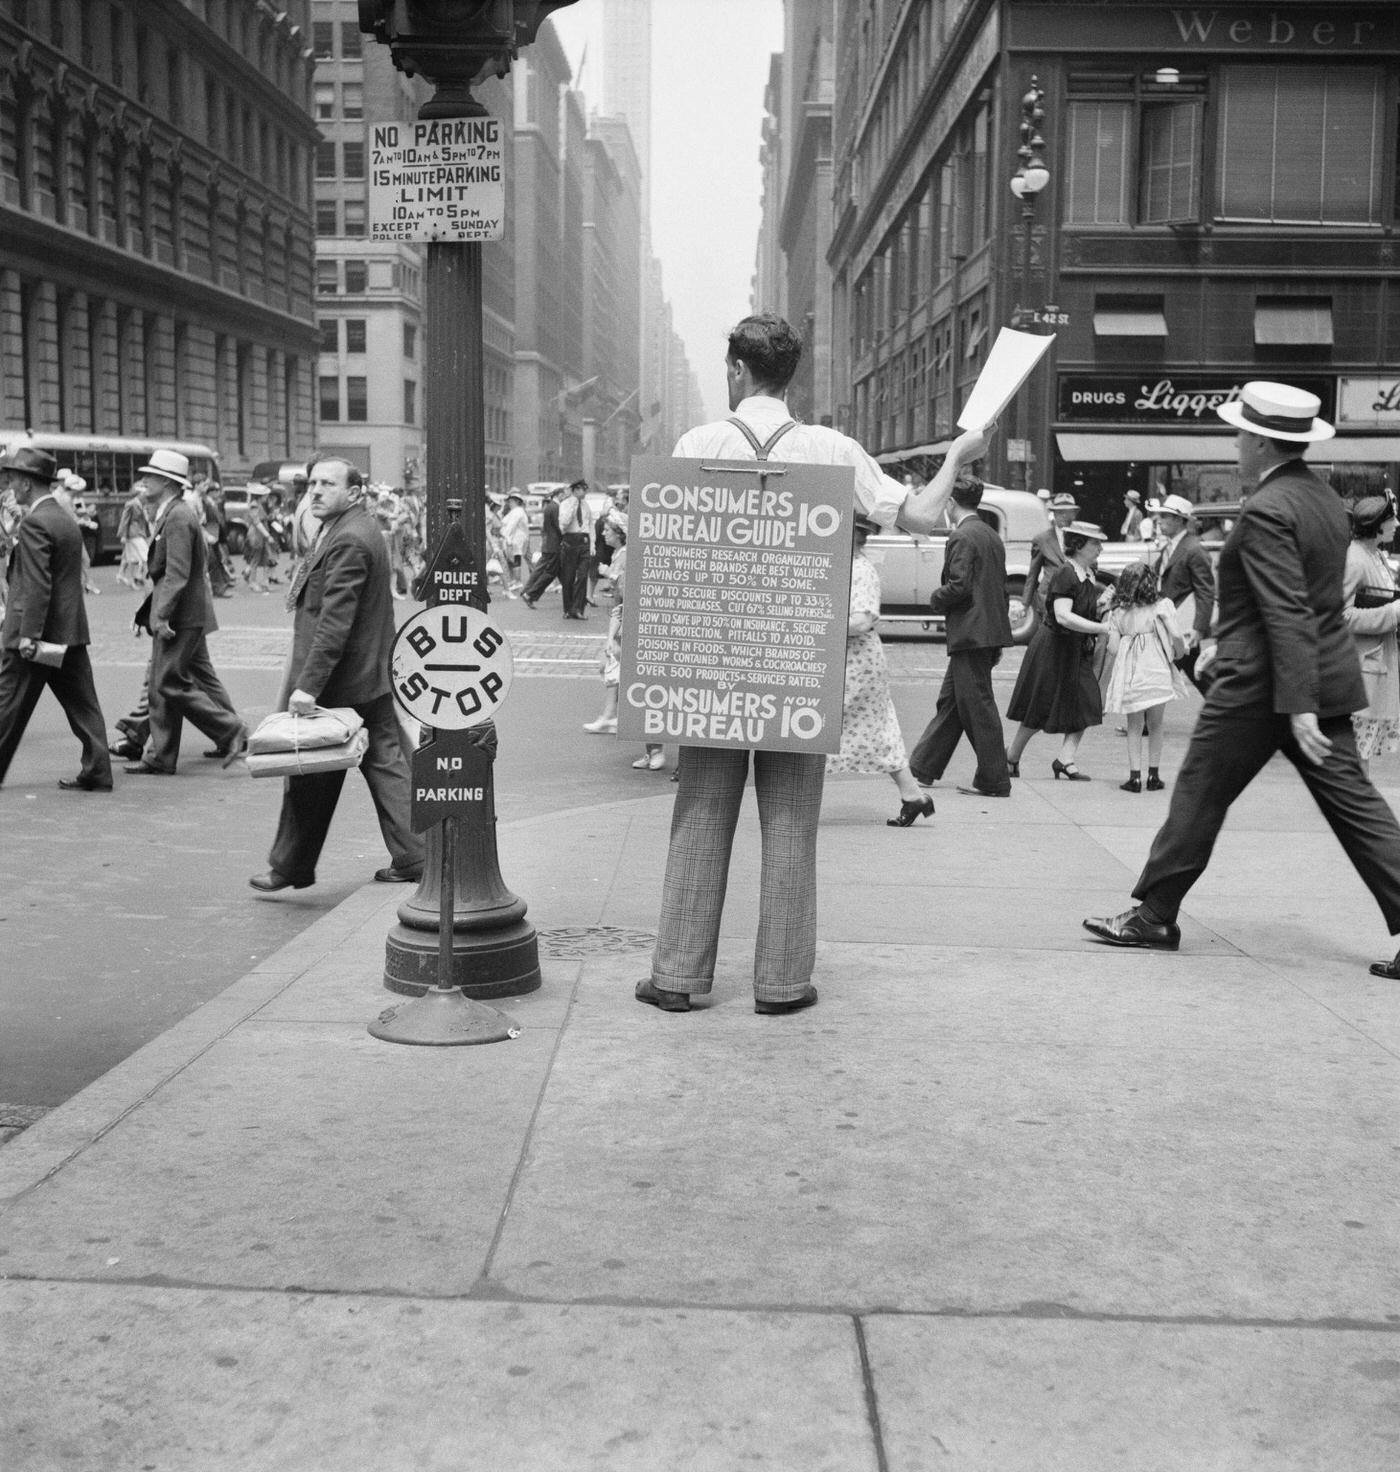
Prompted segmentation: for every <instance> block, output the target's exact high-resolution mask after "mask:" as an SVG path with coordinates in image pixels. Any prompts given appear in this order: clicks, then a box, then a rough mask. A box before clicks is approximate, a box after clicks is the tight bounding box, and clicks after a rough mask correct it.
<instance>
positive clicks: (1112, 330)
mask: <svg viewBox="0 0 1400 1472" xmlns="http://www.w3.org/2000/svg"><path fill="white" fill-rule="evenodd" d="M1166 335H1167V319H1166V316H1165V314H1164V313H1162V312H1148V311H1136V312H1129V311H1100V312H1095V313H1094V336H1095V337H1165V336H1166Z"/></svg>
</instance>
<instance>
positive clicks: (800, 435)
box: [671, 394, 909, 528]
mask: <svg viewBox="0 0 1400 1472" xmlns="http://www.w3.org/2000/svg"><path fill="white" fill-rule="evenodd" d="M734 412H735V414H736V415H737V416H738V417H739V418H740V419H742V420H743V421H744V423H745V424H747V425H748V427H749V428H750V429H751V430H753V432H754V434H755V435H757V436H758V442H759V443H760V444H762V443H763V442H764V441H765V440H767V438H768V436H769V435H771V434H772V433H773V431H774V430H775V429H777V427H778V426H779V425H780V424H785V423H786V422H787V421H788V420H789V419H791V418H792V414H791V413H790V412H789V410H788V406H787V405H786V404H785V403H784V402H783V401H782V400H781V399H774V398H770V397H769V396H768V395H767V394H752V395H750V397H748V398H747V399H744V400H743V401H742V402H741V403H740V404H739V407H738V408H737V409H736V410H735V411H734ZM671 453H672V454H673V455H675V456H676V457H677V458H678V459H682V460H702V459H709V458H713V459H716V460H752V459H754V458H755V457H754V451H753V446H752V445H751V444H749V442H748V440H747V439H745V438H744V435H743V432H742V431H741V430H739V429H737V428H735V426H734V425H732V424H730V423H729V421H728V420H727V419H717V420H715V421H714V423H712V424H701V425H697V426H696V428H694V429H688V430H686V432H685V433H684V434H683V435H682V436H681V437H680V439H679V440H677V441H676V448H675V449H674V450H673V451H672V452H671ZM772 453H773V458H774V459H775V460H792V461H795V462H796V463H798V464H805V465H849V466H851V467H852V468H853V469H854V470H855V473H856V506H857V507H858V508H859V509H860V510H861V511H863V512H864V513H865V514H866V515H867V516H868V517H870V519H871V520H872V521H877V522H879V524H880V525H881V526H882V527H886V528H888V527H892V526H893V525H894V524H895V520H896V518H897V517H898V516H899V513H900V511H901V509H902V508H903V506H904V502H905V501H906V500H907V499H908V496H909V489H908V487H907V486H902V485H900V483H899V482H898V481H897V480H895V479H893V478H892V477H891V476H888V475H886V474H885V472H884V471H883V470H881V469H880V467H879V465H877V464H876V463H875V460H874V459H873V457H872V456H870V455H869V454H867V453H866V451H865V450H863V449H862V448H861V447H860V446H859V445H858V444H857V443H856V442H855V441H854V440H853V439H851V437H850V436H849V435H844V434H842V433H841V432H840V431H839V430H835V429H828V428H827V426H826V425H824V424H798V425H796V426H795V427H794V428H792V429H790V430H788V432H787V433H786V434H785V435H784V436H783V437H782V439H780V440H779V441H778V443H777V444H776V445H775V446H774V447H773V452H772Z"/></svg>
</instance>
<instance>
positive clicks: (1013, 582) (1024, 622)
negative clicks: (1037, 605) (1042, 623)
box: [1006, 578, 1039, 644]
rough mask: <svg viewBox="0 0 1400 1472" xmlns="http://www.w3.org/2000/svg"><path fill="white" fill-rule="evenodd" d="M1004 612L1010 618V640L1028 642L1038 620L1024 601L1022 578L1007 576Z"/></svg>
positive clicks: (1024, 592)
mask: <svg viewBox="0 0 1400 1472" xmlns="http://www.w3.org/2000/svg"><path fill="white" fill-rule="evenodd" d="M1006 612H1007V616H1008V617H1009V618H1010V620H1011V642H1012V643H1013V644H1029V643H1030V642H1031V636H1032V635H1033V634H1034V633H1035V627H1036V624H1037V623H1038V622H1039V620H1038V619H1037V618H1036V616H1035V609H1033V608H1032V607H1031V606H1030V605H1029V604H1028V603H1027V602H1026V584H1025V579H1024V578H1008V579H1007V583H1006Z"/></svg>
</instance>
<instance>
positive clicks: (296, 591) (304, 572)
mask: <svg viewBox="0 0 1400 1472" xmlns="http://www.w3.org/2000/svg"><path fill="white" fill-rule="evenodd" d="M324 530H325V527H321V528H319V529H318V530H317V532H316V539H315V541H313V542H312V543H311V546H310V548H309V549H308V550H307V551H306V553H305V554H304V555H303V556H301V557H299V558H298V559H297V565H296V569H295V571H294V572H293V573H292V582H291V586H290V587H289V588H288V589H287V612H288V613H293V612H295V610H296V606H297V599H298V598H300V597H301V590H302V589H303V588H304V587H305V586H306V580H307V578H309V577H310V576H311V559H312V558H313V557H314V556H315V555H316V546H317V544H318V543H319V542H320V540H321V532H323V531H324Z"/></svg>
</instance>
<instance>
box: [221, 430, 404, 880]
mask: <svg viewBox="0 0 1400 1472" xmlns="http://www.w3.org/2000/svg"><path fill="white" fill-rule="evenodd" d="M364 489H365V487H364V478H363V476H362V475H361V474H360V472H359V471H358V470H357V469H356V468H355V467H354V466H353V465H351V464H350V463H349V462H348V461H345V460H338V459H337V460H318V461H317V462H316V463H315V464H314V465H312V467H311V470H310V475H309V479H308V482H307V492H306V494H307V495H308V497H310V499H311V514H312V516H313V517H315V518H316V519H317V520H318V521H319V522H320V523H321V530H320V532H319V534H318V536H317V538H316V542H315V545H314V546H313V547H312V549H311V553H310V556H309V557H308V558H307V559H306V561H305V563H304V564H303V566H302V567H301V568H299V569H298V571H297V576H296V579H295V581H294V582H293V585H292V588H291V590H290V591H289V593H288V595H287V597H288V602H289V603H290V604H291V605H292V607H293V608H294V610H295V620H294V623H293V626H292V657H291V662H290V665H289V667H288V672H287V681H288V683H289V685H290V686H291V694H290V696H289V697H288V699H287V709H288V710H289V711H292V712H294V713H295V714H297V715H309V714H310V713H311V712H312V710H314V709H315V708H316V706H318V705H322V706H350V707H352V708H353V709H354V710H356V711H358V712H359V714H360V716H361V717H362V718H363V720H364V723H365V730H366V731H367V732H368V733H369V749H368V750H367V751H366V752H365V755H364V760H363V761H362V762H361V763H360V774H361V775H362V776H363V777H364V779H365V783H366V785H367V786H368V787H369V793H370V797H371V798H372V799H373V801H374V810H375V813H376V814H377V815H378V818H379V831H380V832H381V833H382V834H383V835H384V844H385V847H386V848H387V849H388V850H389V859H390V863H389V866H388V867H387V868H384V869H377V870H376V871H375V875H374V877H375V878H376V879H378V880H379V881H380V882H381V883H384V884H407V883H412V882H416V881H417V880H418V879H419V878H420V877H421V876H422V873H423V852H424V848H423V836H422V834H419V833H415V832H414V831H413V828H412V819H411V815H410V812H409V798H410V790H409V768H408V757H407V754H406V753H405V751H404V748H403V745H402V741H401V738H400V735H399V723H398V719H397V717H396V716H395V714H394V697H393V695H392V694H391V693H390V690H389V657H390V654H391V652H392V649H393V643H394V611H393V610H394V600H393V591H392V589H391V587H390V584H389V553H388V549H387V548H386V547H385V545H384V536H383V534H382V533H381V532H380V530H379V523H378V521H377V520H376V519H375V518H374V516H372V515H371V514H370V512H369V511H367V510H366V509H365V507H364V504H363V497H364ZM344 783H345V773H344V771H337V772H308V773H306V774H305V775H303V776H299V777H288V778H286V779H285V781H284V783H283V787H282V812H281V816H280V817H279V818H278V822H277V836H276V838H274V839H273V842H272V850H271V852H270V853H269V854H268V863H269V865H270V866H271V867H270V868H269V869H268V871H267V872H266V873H265V874H255V875H254V876H253V877H252V878H251V879H250V880H249V881H248V883H249V884H251V885H252V886H253V888H254V889H257V890H261V891H262V892H263V893H264V894H272V893H275V892H276V891H277V890H279V889H289V888H291V889H306V888H307V887H308V886H309V885H312V884H314V883H315V882H316V863H317V860H318V859H319V858H320V857H321V849H322V848H323V847H324V845H325V842H326V834H327V833H328V832H329V831H330V826H331V819H332V818H333V817H334V816H335V808H336V803H337V802H338V801H339V800H340V790H341V788H342V787H343V786H344Z"/></svg>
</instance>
